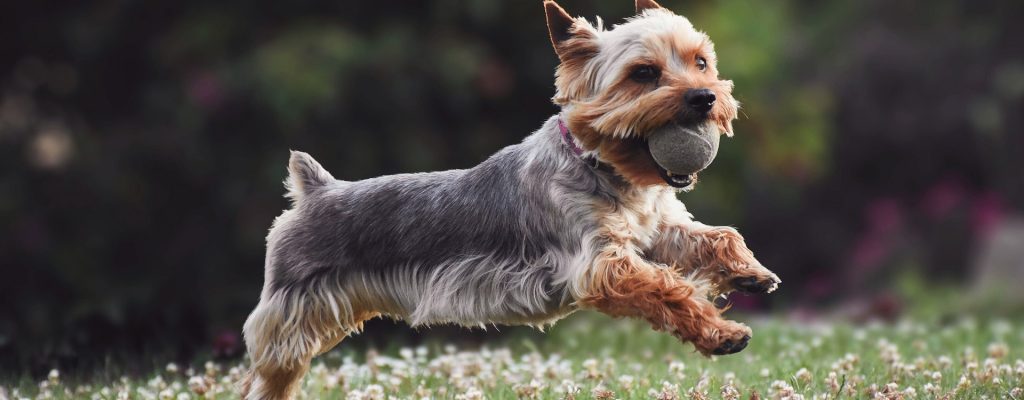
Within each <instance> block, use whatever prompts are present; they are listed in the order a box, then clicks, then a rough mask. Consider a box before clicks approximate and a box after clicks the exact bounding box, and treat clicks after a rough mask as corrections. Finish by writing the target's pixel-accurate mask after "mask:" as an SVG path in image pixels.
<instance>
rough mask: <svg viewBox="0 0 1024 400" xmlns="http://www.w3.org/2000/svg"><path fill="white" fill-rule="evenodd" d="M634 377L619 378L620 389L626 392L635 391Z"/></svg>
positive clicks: (624, 376)
mask: <svg viewBox="0 0 1024 400" xmlns="http://www.w3.org/2000/svg"><path fill="white" fill-rule="evenodd" d="M633 381H634V378H633V375H622V376H620V377H619V387H620V388H622V390H625V391H626V392H629V391H630V390H632V389H633Z"/></svg>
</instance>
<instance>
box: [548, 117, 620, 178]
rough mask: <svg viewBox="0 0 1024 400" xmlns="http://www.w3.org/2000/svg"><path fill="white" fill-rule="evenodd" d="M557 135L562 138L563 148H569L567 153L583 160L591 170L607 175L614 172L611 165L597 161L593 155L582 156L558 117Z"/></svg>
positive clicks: (580, 148)
mask: <svg viewBox="0 0 1024 400" xmlns="http://www.w3.org/2000/svg"><path fill="white" fill-rule="evenodd" d="M558 133H559V134H560V135H561V136H562V142H564V143H565V146H566V147H568V148H569V151H572V154H575V155H576V157H579V159H580V160H583V162H584V163H586V164H587V165H589V166H590V167H591V168H594V169H596V170H598V171H602V172H607V173H614V172H615V168H614V167H612V165H611V164H608V163H606V162H604V161H601V160H598V159H597V156H595V155H593V154H588V155H583V148H582V147H580V145H579V144H578V143H576V139H575V138H573V137H572V133H570V132H569V127H568V126H566V125H565V122H564V121H562V117H561V116H559V117H558Z"/></svg>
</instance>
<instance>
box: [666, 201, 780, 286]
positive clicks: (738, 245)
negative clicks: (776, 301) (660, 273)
mask: <svg viewBox="0 0 1024 400" xmlns="http://www.w3.org/2000/svg"><path fill="white" fill-rule="evenodd" d="M670 201H672V202H674V203H675V204H672V205H670V206H669V207H666V209H667V210H668V212H666V213H665V214H664V215H663V216H662V221H661V225H660V229H659V234H658V237H657V238H656V240H655V242H654V244H653V246H652V248H651V249H650V250H649V251H648V252H647V253H648V255H649V256H650V258H651V259H653V260H656V261H658V262H661V263H665V264H669V265H673V266H675V267H676V268H677V269H679V270H680V272H681V273H682V274H683V275H686V276H691V275H692V276H696V277H699V278H702V279H707V280H710V281H711V282H713V283H714V284H715V286H716V288H717V291H718V292H719V293H727V292H730V291H732V290H738V291H741V292H745V293H769V292H772V291H774V290H775V289H776V288H777V287H778V285H779V283H781V282H782V280H780V279H779V277H778V276H777V275H775V273H773V272H772V271H770V270H768V268H765V267H764V266H763V265H761V263H760V262H759V261H757V259H756V258H754V252H752V251H750V249H749V248H747V245H746V243H745V242H744V240H743V236H740V234H739V232H737V231H736V229H734V228H732V227H728V226H708V225H704V224H702V223H700V222H697V221H693V220H692V217H691V216H690V214H689V213H688V212H687V211H686V209H685V208H684V207H683V205H682V203H679V201H678V200H676V199H674V198H673V199H671V200H670Z"/></svg>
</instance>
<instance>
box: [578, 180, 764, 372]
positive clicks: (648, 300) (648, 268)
mask: <svg viewBox="0 0 1024 400" xmlns="http://www.w3.org/2000/svg"><path fill="white" fill-rule="evenodd" d="M645 197H648V196H644V195H642V194H639V195H637V196H636V197H634V198H633V199H631V200H632V201H630V202H627V203H625V204H624V205H623V206H621V207H619V208H614V209H612V208H606V209H604V210H603V211H604V215H606V218H605V220H604V222H603V223H602V227H603V233H602V238H603V239H604V240H605V242H606V245H605V247H604V248H603V249H602V250H601V253H600V254H599V256H598V258H597V261H596V263H595V265H594V267H593V269H592V275H591V276H590V282H589V286H588V287H589V291H588V293H587V294H586V296H584V297H583V298H581V299H580V304H581V305H583V306H586V307H591V308H594V309H597V310H599V311H601V312H603V313H605V314H608V315H611V316H615V317H640V318H643V319H644V320H646V321H647V322H648V323H650V324H651V327H653V328H654V329H655V330H664V331H668V332H671V333H672V334H673V335H675V336H676V337H677V338H679V339H680V340H682V341H686V342H692V343H693V344H694V347H695V348H696V349H697V350H698V351H700V352H701V353H702V354H705V355H708V354H711V352H712V351H714V350H715V349H716V348H718V347H719V346H721V345H722V343H723V342H724V341H727V340H730V341H733V342H739V341H741V340H743V337H744V336H747V337H749V336H750V335H751V331H750V329H749V328H747V327H746V326H745V325H743V324H740V323H736V322H732V321H728V320H725V319H723V318H722V317H721V310H718V309H717V308H715V306H714V305H713V304H712V303H711V301H710V300H708V297H709V296H708V292H709V290H711V289H712V287H711V285H710V283H709V282H704V281H693V280H689V279H687V278H685V277H683V276H682V275H680V274H678V272H677V271H676V270H674V269H672V268H669V267H667V266H658V265H654V264H651V263H650V262H648V261H646V260H644V259H643V258H642V257H641V256H640V252H641V249H642V247H645V245H644V243H643V242H644V241H645V239H648V238H651V236H650V235H651V233H650V232H653V229H651V227H650V225H651V224H657V223H658V221H651V220H650V219H649V218H651V217H652V216H656V215H658V212H657V211H655V210H649V209H645V208H650V207H657V206H658V202H657V200H656V199H655V200H654V201H652V199H650V198H645Z"/></svg>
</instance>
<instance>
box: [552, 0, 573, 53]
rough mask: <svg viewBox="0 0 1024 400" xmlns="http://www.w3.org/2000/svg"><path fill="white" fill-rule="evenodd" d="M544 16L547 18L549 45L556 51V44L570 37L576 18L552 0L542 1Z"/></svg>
mask: <svg viewBox="0 0 1024 400" xmlns="http://www.w3.org/2000/svg"><path fill="white" fill-rule="evenodd" d="M544 16H545V17H547V19H548V34H550V35H551V45H553V46H555V51H558V45H559V44H561V43H562V42H565V41H566V40H569V39H570V38H572V26H573V24H575V23H576V20H574V19H573V18H572V16H570V15H569V13H567V12H565V10H563V9H562V7H561V6H559V5H558V3H555V2H554V1H553V0H546V1H544Z"/></svg>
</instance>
